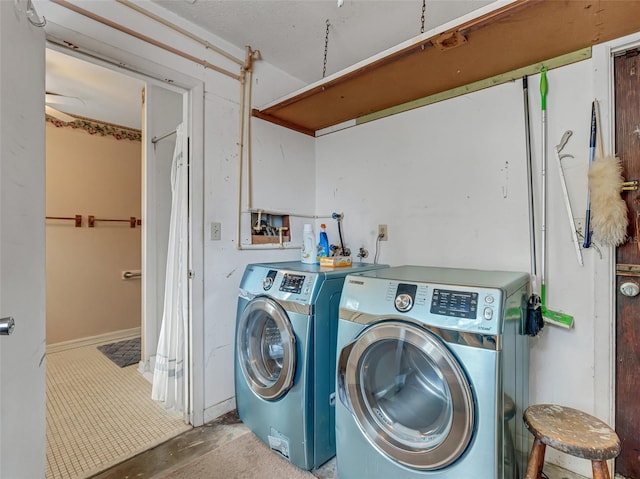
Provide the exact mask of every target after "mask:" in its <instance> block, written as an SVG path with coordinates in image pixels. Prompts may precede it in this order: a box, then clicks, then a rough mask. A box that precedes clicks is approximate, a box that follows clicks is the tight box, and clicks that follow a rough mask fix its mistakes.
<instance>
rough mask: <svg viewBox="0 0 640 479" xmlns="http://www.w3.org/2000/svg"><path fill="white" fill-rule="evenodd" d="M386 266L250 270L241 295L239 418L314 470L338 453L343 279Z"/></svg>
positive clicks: (293, 266) (237, 358)
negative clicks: (338, 356)
mask: <svg viewBox="0 0 640 479" xmlns="http://www.w3.org/2000/svg"><path fill="white" fill-rule="evenodd" d="M385 266H386V265H374V264H363V263H359V264H353V265H352V266H348V267H338V268H323V267H320V266H319V265H313V264H303V263H301V262H298V261H292V262H284V263H262V264H251V265H249V266H247V268H246V270H245V273H244V276H243V278H242V282H241V284H240V294H239V298H238V313H237V322H236V355H235V388H236V404H237V410H238V415H239V416H240V419H241V420H242V421H243V422H244V424H245V425H246V426H247V427H249V429H251V430H252V431H253V432H254V433H255V434H256V436H258V437H259V438H260V439H261V440H262V441H263V442H265V443H266V444H267V445H269V446H270V447H271V449H273V450H274V451H277V452H278V453H280V454H281V455H282V456H283V457H285V458H286V459H288V460H289V461H291V463H293V464H294V465H296V466H298V467H300V468H302V469H305V470H311V469H315V468H317V467H319V466H320V465H322V464H323V463H325V462H326V461H328V460H329V459H331V458H332V457H333V456H334V455H335V422H334V421H335V407H334V404H333V401H334V393H335V359H336V337H337V328H338V307H339V304H340V294H341V291H342V285H343V283H344V278H345V276H346V275H347V274H355V273H359V272H365V271H369V270H373V269H378V268H383V267H385Z"/></svg>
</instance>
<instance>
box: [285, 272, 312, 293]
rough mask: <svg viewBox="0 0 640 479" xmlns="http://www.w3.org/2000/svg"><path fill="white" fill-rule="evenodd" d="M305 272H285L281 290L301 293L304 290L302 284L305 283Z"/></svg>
mask: <svg viewBox="0 0 640 479" xmlns="http://www.w3.org/2000/svg"><path fill="white" fill-rule="evenodd" d="M305 278H306V276H305V275H304V274H292V273H285V274H284V275H283V278H282V282H281V283H280V291H283V292H285V293H293V294H300V293H301V292H302V285H303V284H304V279H305Z"/></svg>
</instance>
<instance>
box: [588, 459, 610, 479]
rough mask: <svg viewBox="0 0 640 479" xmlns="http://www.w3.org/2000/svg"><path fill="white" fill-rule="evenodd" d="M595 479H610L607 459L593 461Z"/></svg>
mask: <svg viewBox="0 0 640 479" xmlns="http://www.w3.org/2000/svg"><path fill="white" fill-rule="evenodd" d="M591 470H592V471H593V479H610V477H611V476H609V468H608V467H607V463H606V462H605V461H591Z"/></svg>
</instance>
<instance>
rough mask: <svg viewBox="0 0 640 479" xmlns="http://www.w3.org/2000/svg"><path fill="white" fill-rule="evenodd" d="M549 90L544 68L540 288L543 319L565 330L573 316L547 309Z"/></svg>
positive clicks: (541, 82)
mask: <svg viewBox="0 0 640 479" xmlns="http://www.w3.org/2000/svg"><path fill="white" fill-rule="evenodd" d="M548 90H549V84H548V82H547V67H542V69H541V70H540V106H541V118H542V175H541V176H542V181H541V183H542V194H541V199H542V227H541V229H540V230H541V239H542V262H541V268H540V271H541V274H540V279H541V282H542V285H541V286H540V300H541V308H540V309H541V311H542V318H543V320H544V321H546V322H547V323H549V324H552V325H555V326H560V327H563V328H571V327H572V326H573V316H571V315H570V314H566V313H562V312H560V311H553V310H551V309H549V308H547V284H546V280H547V278H546V275H545V272H546V267H547V254H546V248H547V206H546V202H547V92H548Z"/></svg>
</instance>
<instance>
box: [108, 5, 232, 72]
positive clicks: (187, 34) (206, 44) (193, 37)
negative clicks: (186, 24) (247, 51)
mask: <svg viewBox="0 0 640 479" xmlns="http://www.w3.org/2000/svg"><path fill="white" fill-rule="evenodd" d="M116 2H118V3H121V4H122V5H124V6H126V7H129V8H131V9H133V10H135V11H137V12H138V13H141V14H143V15H145V16H147V17H149V18H151V19H153V20H155V21H156V22H158V23H162V24H163V25H164V26H166V27H169V28H171V29H172V30H175V31H176V32H178V33H181V34H183V35H184V36H185V37H187V38H190V39H191V40H193V41H195V42H198V43H199V44H201V45H203V46H204V47H205V48H207V50H213V51H214V52H216V53H218V54H220V55H222V56H223V57H225V58H226V59H228V60H231V61H232V62H235V63H237V64H238V65H240V66H242V64H243V63H242V60H240V59H239V58H236V57H234V56H233V55H231V54H230V53H227V52H225V51H224V50H222V49H221V48H218V47H216V46H215V45H213V44H211V43H209V42H208V41H206V40H203V39H201V38H200V37H198V36H196V35H194V34H193V33H191V32H189V31H187V30H185V29H184V28H182V27H179V26H178V25H175V24H173V23H171V22H169V21H167V20H165V19H164V18H162V17H160V16H158V15H156V14H154V13H151V12H150V11H148V10H145V9H144V8H142V7H139V6H138V5H136V4H134V3H132V2H130V1H129V0H116Z"/></svg>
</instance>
